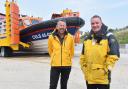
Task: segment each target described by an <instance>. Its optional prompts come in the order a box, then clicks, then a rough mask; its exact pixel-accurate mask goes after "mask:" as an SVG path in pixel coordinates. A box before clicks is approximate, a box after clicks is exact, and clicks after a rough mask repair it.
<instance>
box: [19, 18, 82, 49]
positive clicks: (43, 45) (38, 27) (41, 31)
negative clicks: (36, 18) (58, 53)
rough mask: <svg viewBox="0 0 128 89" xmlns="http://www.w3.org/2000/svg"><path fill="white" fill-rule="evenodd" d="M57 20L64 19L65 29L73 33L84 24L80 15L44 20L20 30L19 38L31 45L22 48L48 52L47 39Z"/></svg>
mask: <svg viewBox="0 0 128 89" xmlns="http://www.w3.org/2000/svg"><path fill="white" fill-rule="evenodd" d="M59 20H65V21H66V23H67V31H68V32H69V33H70V34H72V35H75V33H76V32H77V30H78V29H79V28H81V27H82V26H83V25H84V20H83V19H81V18H80V17H68V18H57V19H53V20H48V21H44V22H42V23H39V24H35V25H33V26H30V27H28V28H25V29H23V30H21V33H20V37H21V38H20V40H21V41H22V42H25V43H30V44H31V46H30V48H28V49H23V50H27V51H31V52H32V51H33V52H38V51H39V52H48V51H47V39H48V36H49V35H50V34H51V32H53V31H54V29H55V27H56V24H57V22H58V21H59Z"/></svg>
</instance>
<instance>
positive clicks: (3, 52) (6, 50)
mask: <svg viewBox="0 0 128 89" xmlns="http://www.w3.org/2000/svg"><path fill="white" fill-rule="evenodd" d="M1 56H2V57H10V56H12V49H11V48H9V47H1Z"/></svg>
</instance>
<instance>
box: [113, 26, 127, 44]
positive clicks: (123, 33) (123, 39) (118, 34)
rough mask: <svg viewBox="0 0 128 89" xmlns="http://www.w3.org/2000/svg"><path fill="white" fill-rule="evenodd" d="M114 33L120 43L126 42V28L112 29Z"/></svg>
mask: <svg viewBox="0 0 128 89" xmlns="http://www.w3.org/2000/svg"><path fill="white" fill-rule="evenodd" d="M114 34H115V36H116V38H117V40H118V42H119V43H120V44H126V43H128V28H127V29H121V30H118V31H114Z"/></svg>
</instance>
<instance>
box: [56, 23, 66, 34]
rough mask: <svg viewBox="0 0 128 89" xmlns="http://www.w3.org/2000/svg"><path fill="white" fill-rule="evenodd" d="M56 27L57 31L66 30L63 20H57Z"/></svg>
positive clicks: (62, 31)
mask: <svg viewBox="0 0 128 89" xmlns="http://www.w3.org/2000/svg"><path fill="white" fill-rule="evenodd" d="M57 29H58V32H59V33H61V34H63V33H64V32H65V30H66V23H65V22H63V21H59V22H58V23H57Z"/></svg>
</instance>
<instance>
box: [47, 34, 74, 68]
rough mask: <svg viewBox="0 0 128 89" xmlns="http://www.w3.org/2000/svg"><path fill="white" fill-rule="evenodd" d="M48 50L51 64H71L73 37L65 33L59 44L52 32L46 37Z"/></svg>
mask: <svg viewBox="0 0 128 89" xmlns="http://www.w3.org/2000/svg"><path fill="white" fill-rule="evenodd" d="M48 51H49V54H50V57H51V66H71V65H72V57H73V55H74V39H73V36H72V35H70V34H69V33H67V34H66V35H65V37H64V40H63V43H62V44H61V43H60V41H59V38H58V37H57V36H56V35H55V34H54V33H52V34H51V35H50V36H49V39H48Z"/></svg>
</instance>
